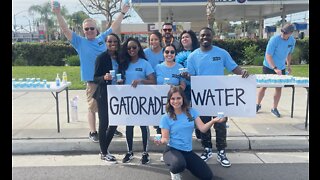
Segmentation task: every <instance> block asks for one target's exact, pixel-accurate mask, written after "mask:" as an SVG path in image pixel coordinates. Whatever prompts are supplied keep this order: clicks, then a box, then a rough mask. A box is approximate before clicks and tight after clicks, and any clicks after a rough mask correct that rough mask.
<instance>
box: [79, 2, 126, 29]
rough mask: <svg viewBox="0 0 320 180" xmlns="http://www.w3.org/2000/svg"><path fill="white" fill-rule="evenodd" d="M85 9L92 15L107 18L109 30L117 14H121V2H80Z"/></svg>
mask: <svg viewBox="0 0 320 180" xmlns="http://www.w3.org/2000/svg"><path fill="white" fill-rule="evenodd" d="M79 2H80V3H81V5H82V6H83V7H84V9H85V10H86V11H87V12H88V14H91V15H98V14H101V15H103V16H105V17H106V20H107V27H106V28H109V27H110V26H111V23H112V19H113V17H114V16H115V14H117V13H119V12H121V8H120V6H119V5H118V4H120V3H121V0H79Z"/></svg>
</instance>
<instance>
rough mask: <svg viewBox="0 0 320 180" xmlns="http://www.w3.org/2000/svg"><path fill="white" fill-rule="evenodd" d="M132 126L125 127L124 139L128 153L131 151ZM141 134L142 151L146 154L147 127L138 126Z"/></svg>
mask: <svg viewBox="0 0 320 180" xmlns="http://www.w3.org/2000/svg"><path fill="white" fill-rule="evenodd" d="M133 128H134V126H126V139H127V148H128V151H132V144H133ZM140 129H141V134H142V143H143V151H144V152H147V146H148V137H149V129H148V126H140Z"/></svg>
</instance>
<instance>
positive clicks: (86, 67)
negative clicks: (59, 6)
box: [71, 28, 112, 81]
mask: <svg viewBox="0 0 320 180" xmlns="http://www.w3.org/2000/svg"><path fill="white" fill-rule="evenodd" d="M111 32H112V28H109V29H107V30H106V31H105V32H103V33H101V34H99V36H97V37H96V38H95V39H94V40H88V39H87V38H85V37H82V36H79V35H78V34H76V33H75V32H72V39H71V45H72V46H73V47H74V48H75V50H76V51H77V52H78V54H79V58H80V75H81V81H93V76H94V66H95V63H96V58H97V56H98V55H100V54H101V53H102V52H104V51H106V50H107V46H106V43H105V39H106V37H107V36H108V35H109V34H110V33H111Z"/></svg>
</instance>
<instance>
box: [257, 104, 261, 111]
mask: <svg viewBox="0 0 320 180" xmlns="http://www.w3.org/2000/svg"><path fill="white" fill-rule="evenodd" d="M260 109H261V104H257V111H256V112H258V111H259V110H260Z"/></svg>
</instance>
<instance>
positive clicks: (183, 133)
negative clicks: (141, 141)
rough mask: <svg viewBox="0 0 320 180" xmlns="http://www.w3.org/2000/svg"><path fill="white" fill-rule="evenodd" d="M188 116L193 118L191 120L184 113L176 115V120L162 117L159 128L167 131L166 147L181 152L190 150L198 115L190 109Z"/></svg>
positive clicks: (166, 116)
mask: <svg viewBox="0 0 320 180" xmlns="http://www.w3.org/2000/svg"><path fill="white" fill-rule="evenodd" d="M190 114H191V116H192V117H193V119H191V120H189V119H188V117H187V115H186V114H185V113H182V114H178V115H177V120H173V119H172V118H170V116H169V115H168V114H164V115H162V117H161V120H160V125H159V127H160V128H163V129H167V130H169V142H168V146H170V147H173V148H175V149H179V150H182V151H191V150H192V133H193V129H194V127H195V119H196V118H197V117H198V116H199V113H198V112H197V111H196V110H195V109H193V108H190Z"/></svg>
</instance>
